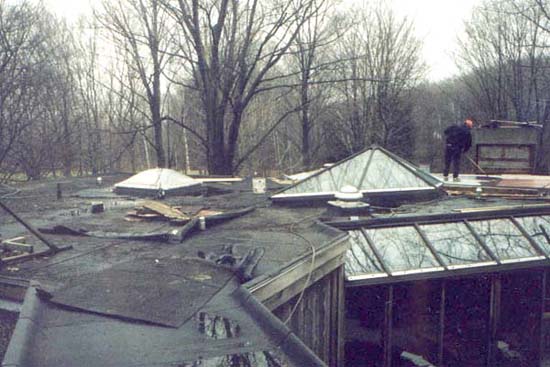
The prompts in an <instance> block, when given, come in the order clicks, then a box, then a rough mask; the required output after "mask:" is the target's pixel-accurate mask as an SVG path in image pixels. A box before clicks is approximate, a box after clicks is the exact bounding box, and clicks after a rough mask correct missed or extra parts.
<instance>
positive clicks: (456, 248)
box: [420, 223, 491, 265]
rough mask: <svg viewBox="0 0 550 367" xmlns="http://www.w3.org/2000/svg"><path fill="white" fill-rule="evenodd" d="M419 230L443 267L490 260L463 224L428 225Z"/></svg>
mask: <svg viewBox="0 0 550 367" xmlns="http://www.w3.org/2000/svg"><path fill="white" fill-rule="evenodd" d="M420 228H421V229H422V230H423V231H424V233H425V234H426V237H428V239H429V240H430V243H431V244H432V245H433V247H434V248H435V250H436V251H437V253H438V254H439V256H441V259H442V260H443V261H444V262H445V265H463V264H470V263H476V262H482V261H490V260H491V257H490V256H489V255H488V254H487V253H486V252H485V250H484V249H483V247H481V245H480V244H479V243H478V242H477V240H476V239H475V237H474V236H473V235H472V232H470V230H469V229H468V227H466V225H465V224H464V223H445V224H428V225H422V226H420Z"/></svg>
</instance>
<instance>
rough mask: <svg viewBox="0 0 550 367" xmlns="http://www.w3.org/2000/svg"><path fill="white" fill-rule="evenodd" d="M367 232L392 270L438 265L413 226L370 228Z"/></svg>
mask: <svg viewBox="0 0 550 367" xmlns="http://www.w3.org/2000/svg"><path fill="white" fill-rule="evenodd" d="M367 234H368V235H369V237H370V238H371V239H372V241H373V243H374V245H375V246H376V248H377V249H378V252H379V253H380V256H381V257H382V261H384V263H385V265H386V266H387V267H388V268H389V269H390V271H392V272H395V271H403V270H414V269H422V268H430V267H436V266H439V264H438V263H437V261H436V260H435V258H434V256H433V255H432V253H431V252H430V250H429V249H428V247H427V246H426V245H425V244H424V242H423V241H422V238H421V237H420V235H419V234H418V232H417V231H416V229H414V227H395V228H381V229H370V230H367Z"/></svg>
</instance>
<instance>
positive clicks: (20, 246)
mask: <svg viewBox="0 0 550 367" xmlns="http://www.w3.org/2000/svg"><path fill="white" fill-rule="evenodd" d="M21 238H23V239H25V237H17V238H12V239H9V240H4V241H2V243H1V246H2V249H4V250H11V251H20V252H26V253H29V254H32V253H33V252H34V246H33V245H29V244H27V243H22V242H20V240H18V239H21Z"/></svg>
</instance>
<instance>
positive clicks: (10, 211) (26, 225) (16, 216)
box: [0, 201, 59, 251]
mask: <svg viewBox="0 0 550 367" xmlns="http://www.w3.org/2000/svg"><path fill="white" fill-rule="evenodd" d="M0 207H2V209H4V210H5V211H6V212H8V214H10V215H11V216H12V217H13V218H15V220H17V221H18V222H19V223H20V224H21V225H22V226H23V227H25V228H27V229H28V230H29V232H31V233H32V234H33V235H35V236H36V237H37V238H38V239H39V240H40V241H42V242H44V244H45V245H46V246H48V247H49V248H50V249H52V250H54V251H59V248H58V247H57V246H56V245H54V244H53V243H52V242H50V241H49V240H48V239H47V238H45V237H44V236H42V234H40V232H38V230H36V229H35V228H34V227H33V226H31V225H30V224H29V223H27V222H25V221H24V220H23V219H22V218H20V217H19V216H18V215H17V214H15V213H14V212H13V211H12V210H11V209H10V208H8V207H7V206H6V204H4V203H3V202H1V201H0Z"/></svg>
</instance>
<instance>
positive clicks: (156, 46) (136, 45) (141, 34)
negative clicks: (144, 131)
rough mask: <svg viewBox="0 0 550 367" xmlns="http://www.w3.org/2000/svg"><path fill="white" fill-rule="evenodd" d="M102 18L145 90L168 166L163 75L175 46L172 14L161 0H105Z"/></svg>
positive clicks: (161, 157) (160, 159)
mask: <svg viewBox="0 0 550 367" xmlns="http://www.w3.org/2000/svg"><path fill="white" fill-rule="evenodd" d="M103 8H104V9H103V12H102V14H101V15H100V17H99V19H100V22H101V24H102V25H103V26H104V27H105V28H106V29H108V30H109V31H110V32H111V33H112V35H113V37H114V38H115V40H116V41H117V42H118V46H119V50H122V52H121V53H122V54H123V55H129V56H130V57H131V60H130V61H131V62H130V65H131V66H132V69H133V71H134V72H135V73H136V74H137V75H138V76H139V79H140V81H141V83H142V85H143V88H144V90H145V98H146V100H147V103H148V107H149V110H150V111H149V112H150V121H151V122H150V123H151V126H152V128H153V132H154V145H153V147H154V149H155V151H156V157H157V165H158V167H164V166H165V165H166V157H165V151H164V144H163V133H162V121H163V120H162V93H163V89H162V87H161V80H162V78H161V76H162V72H163V70H164V68H165V66H166V64H167V62H168V61H169V56H168V52H167V51H168V48H169V47H170V45H171V42H170V32H169V31H168V24H167V21H168V17H167V14H166V13H165V12H164V10H163V8H162V7H161V6H160V1H159V0H117V1H105V2H104V3H103Z"/></svg>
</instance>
